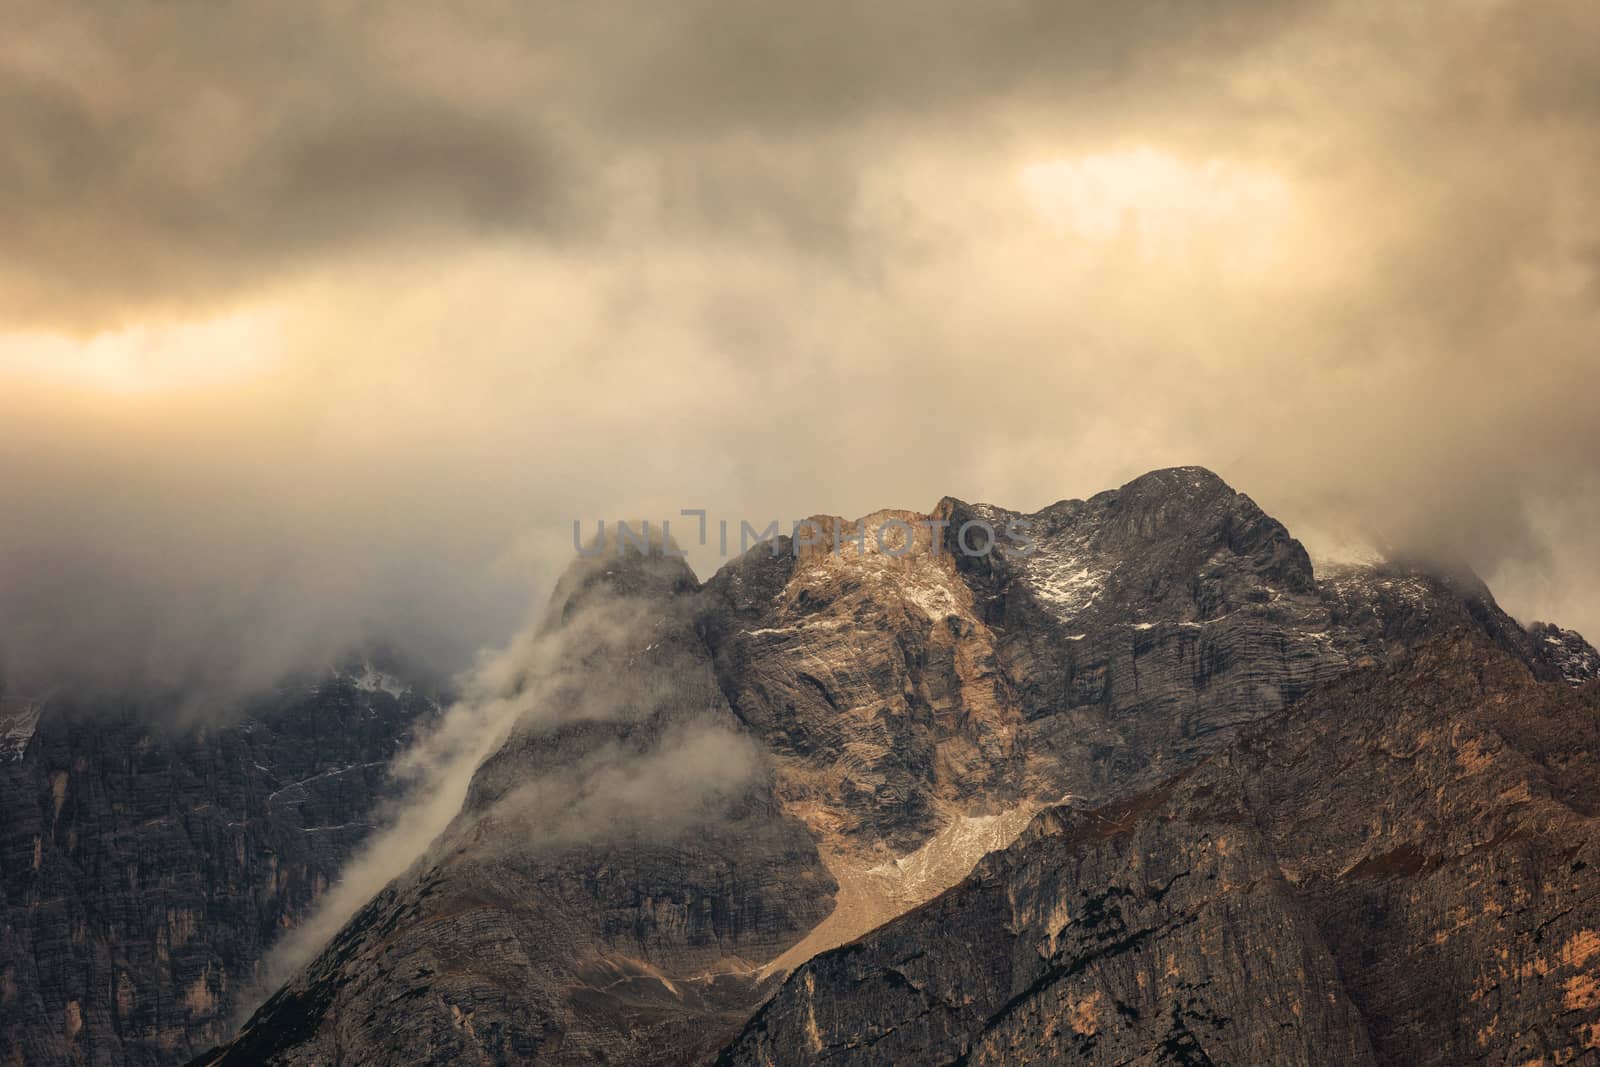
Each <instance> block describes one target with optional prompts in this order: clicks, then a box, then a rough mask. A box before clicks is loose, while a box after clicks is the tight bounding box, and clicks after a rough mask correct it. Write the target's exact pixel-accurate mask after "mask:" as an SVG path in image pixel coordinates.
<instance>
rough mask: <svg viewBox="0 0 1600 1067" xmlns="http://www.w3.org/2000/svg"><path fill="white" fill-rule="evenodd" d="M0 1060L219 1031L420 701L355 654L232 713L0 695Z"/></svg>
mask: <svg viewBox="0 0 1600 1067" xmlns="http://www.w3.org/2000/svg"><path fill="white" fill-rule="evenodd" d="M0 712H6V713H7V714H6V717H5V720H4V721H5V723H8V724H9V730H7V731H4V732H6V733H8V734H9V736H10V740H11V742H12V743H11V744H10V745H9V746H8V747H7V748H6V749H3V750H0V857H3V859H0V892H3V897H0V1062H5V1063H7V1064H30V1065H32V1064H57V1063H61V1064H68V1063H84V1064H152V1065H154V1064H171V1063H175V1062H181V1061H182V1060H184V1059H185V1058H187V1057H188V1056H190V1055H192V1054H193V1053H194V1052H195V1051H197V1050H198V1049H202V1048H206V1047H208V1046H209V1045H211V1044H214V1043H215V1042H216V1041H218V1040H219V1039H221V1038H222V1037H224V1036H226V1035H227V1033H228V1032H229V1031H230V1029H231V1027H232V1026H233V1025H234V1023H235V1013H237V1012H238V1011H239V1009H240V1008H241V1007H242V1005H241V1001H240V997H241V996H242V995H245V994H247V993H248V992H249V991H250V989H251V987H252V985H253V983H254V981H255V979H256V977H257V967H258V965H259V963H260V961H261V959H262V956H263V953H264V952H265V950H266V949H267V947H268V946H270V945H271V944H272V943H273V942H274V941H275V940H276V938H277V937H278V935H280V934H281V933H282V932H283V931H284V930H285V929H286V928H289V927H292V926H294V925H296V924H297V923H298V922H299V921H300V920H301V919H302V918H303V917H304V916H305V915H306V914H307V912H308V911H309V909H310V908H311V907H312V906H313V905H314V904H315V902H316V901H317V899H318V898H319V896H320V895H321V894H322V893H323V892H324V891H325V890H326V888H327V887H328V886H329V884H330V883H332V882H333V881H334V880H335V879H337V878H338V876H339V871H340V869H341V868H342V867H343V865H344V863H345V861H346V860H348V859H349V857H350V855H351V853H352V851H353V850H354V849H355V847H356V846H357V845H358V844H359V843H360V842H361V841H362V839H363V838H364V837H365V836H366V835H367V833H368V832H370V831H371V829H372V828H373V824H374V819H375V818H376V816H377V807H378V805H379V804H380V803H381V802H382V801H383V800H384V798H385V797H386V796H388V795H390V793H391V792H392V790H393V788H394V786H393V782H392V781H391V778H390V775H389V769H388V765H389V761H390V760H391V759H392V758H393V756H394V755H395V753H396V752H397V751H398V750H399V748H400V747H402V746H404V745H405V744H407V743H408V739H409V737H410V734H411V732H412V730H413V728H414V727H416V726H417V725H419V722H420V721H425V720H427V719H428V718H430V717H431V716H433V715H434V714H435V713H436V712H437V704H436V702H435V701H434V699H433V698H432V697H431V695H430V694H429V692H426V691H423V690H420V689H412V688H409V687H408V686H407V685H406V684H405V683H401V682H399V681H398V680H397V679H396V678H394V677H392V676H390V675H386V674H383V673H380V672H377V671H374V670H371V669H368V668H365V667H364V666H361V667H358V668H357V669H354V670H350V671H344V672H338V673H335V674H332V675H330V676H328V677H326V678H323V679H320V680H317V681H314V682H309V683H306V684H304V685H297V686H294V687H289V688H286V689H284V690H283V691H281V692H279V693H278V694H276V695H275V696H272V697H270V698H265V699H263V700H261V701H259V702H257V704H256V705H254V706H253V707H252V708H251V709H250V710H249V713H248V714H247V715H246V716H245V717H243V718H242V719H238V720H235V721H233V722H232V723H231V724H230V725H226V726H221V727H211V728H205V729H200V728H196V729H187V728H178V727H161V726H157V725H153V724H152V717H153V716H152V709H150V708H147V707H142V706H140V707H135V706H132V705H127V706H117V707H113V706H107V702H105V701H96V702H95V704H94V706H92V707H86V706H82V705H81V704H80V705H75V704H73V703H72V702H69V701H67V700H65V699H62V698H57V699H55V700H53V701H22V700H20V699H16V698H13V702H12V703H11V704H0Z"/></svg>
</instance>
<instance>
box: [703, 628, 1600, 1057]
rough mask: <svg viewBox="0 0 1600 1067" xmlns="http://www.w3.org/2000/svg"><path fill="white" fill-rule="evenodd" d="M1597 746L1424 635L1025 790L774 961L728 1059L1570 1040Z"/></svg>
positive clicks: (1457, 644) (1506, 668)
mask: <svg viewBox="0 0 1600 1067" xmlns="http://www.w3.org/2000/svg"><path fill="white" fill-rule="evenodd" d="M1597 753H1600V688H1596V687H1592V686H1591V687H1589V688H1587V689H1585V690H1582V691H1579V690H1574V689H1571V688H1567V687H1564V686H1560V685H1551V684H1540V683H1538V682H1536V681H1535V680H1534V679H1533V678H1532V677H1531V675H1530V674H1529V672H1528V671H1527V669H1526V668H1525V667H1524V666H1523V665H1522V664H1520V663H1518V662H1516V661H1515V660H1514V659H1513V658H1512V657H1511V656H1509V655H1508V654H1506V653H1505V652H1504V651H1503V650H1500V649H1498V648H1496V647H1494V646H1493V645H1491V644H1490V643H1489V642H1487V641H1486V640H1484V639H1483V638H1482V637H1481V636H1480V635H1477V634H1473V633H1470V632H1468V631H1458V632H1456V633H1453V634H1450V635H1446V636H1444V637H1442V638H1438V639H1436V640H1434V641H1432V642H1429V643H1427V644H1425V645H1423V646H1422V647H1421V648H1419V649H1418V650H1416V651H1415V652H1413V653H1410V654H1408V655H1406V656H1403V657H1402V658H1400V659H1399V661H1398V662H1396V663H1394V664H1392V665H1390V666H1386V667H1374V668H1370V669H1365V670H1360V671H1357V672H1355V673H1354V674H1352V675H1350V676H1348V677H1347V678H1345V679H1342V680H1340V681H1337V682H1334V683H1332V684H1330V685H1328V686H1327V687H1325V688H1323V689H1320V690H1319V691H1318V692H1316V693H1315V694H1313V695H1311V696H1310V697H1308V698H1307V700H1305V701H1303V702H1302V703H1301V704H1299V705H1297V706H1296V707H1295V708H1294V709H1293V710H1292V711H1290V712H1289V713H1287V714H1286V715H1285V716H1283V717H1281V719H1279V720H1278V721H1275V722H1273V723H1272V724H1271V725H1269V726H1268V727H1266V728H1265V729H1264V730H1263V731H1262V732H1260V733H1258V734H1256V735H1254V736H1252V737H1250V738H1248V739H1245V740H1241V741H1239V742H1237V743H1236V744H1235V745H1233V746H1231V747H1230V748H1229V749H1228V750H1226V751H1225V752H1222V753H1219V754H1217V755H1215V756H1213V757H1212V758H1210V759H1209V760H1207V761H1206V762H1205V763H1203V764H1201V765H1200V766H1199V767H1197V768H1196V769H1194V770H1192V771H1188V772H1184V773H1183V774H1181V775H1179V776H1177V777H1175V778H1173V779H1171V780H1170V781H1168V782H1167V783H1165V784H1163V785H1162V786H1161V787H1159V788H1158V789H1156V790H1153V791H1150V792H1147V793H1144V794H1141V795H1139V796H1138V797H1135V798H1132V799H1130V800H1128V801H1124V802H1122V803H1120V804H1117V805H1112V806H1108V807H1099V808H1071V807H1056V808H1052V809H1050V810H1048V811H1046V812H1044V813H1042V814H1041V815H1040V816H1039V817H1038V818H1037V819H1036V820H1035V821H1034V823H1033V824H1032V825H1030V826H1029V828H1028V829H1027V830H1026V831H1025V832H1024V833H1023V834H1022V835H1021V837H1020V838H1019V839H1018V840H1017V841H1016V842H1015V843H1014V844H1013V845H1012V846H1011V847H1010V848H1009V849H1007V850H1005V851H1003V852H999V853H996V854H994V855H991V856H989V857H987V858H986V859H985V860H984V861H983V862H982V863H981V864H979V866H978V869H977V870H976V871H975V872H974V873H973V874H972V876H971V877H969V878H968V879H967V880H966V881H965V882H963V883H962V884H961V885H960V886H959V887H957V888H955V889H953V890H951V891H950V892H948V893H946V894H945V895H943V896H941V897H940V898H938V899H937V900H935V901H934V902H932V903H930V904H928V905H926V906H924V907H923V908H921V909H918V910H916V911H914V912H912V913H910V914H908V915H906V916H904V917H902V918H900V919H898V920H896V921H894V922H892V923H890V924H889V925H887V926H885V927H883V928H882V929H880V930H877V931H874V932H873V933H871V934H869V935H868V936H866V937H864V938H862V939H861V940H860V941H858V942H855V943H853V944H851V945H847V946H845V947H843V948H839V949H836V950H834V951H832V952H829V953H827V954H825V955H822V956H820V957H818V958H816V959H814V960H812V961H811V962H810V963H808V964H806V965H805V966H803V967H802V968H800V969H799V970H798V971H796V972H795V973H794V974H793V975H792V976H791V977H790V978H789V980H788V981H787V982H786V983H785V985H784V987H783V989H782V990H781V991H780V992H779V993H778V994H777V996H776V997H775V998H774V999H773V1000H772V1001H771V1002H770V1003H769V1004H768V1005H767V1006H766V1007H765V1008H764V1009H763V1010H762V1011H761V1013H760V1014H759V1015H758V1016H757V1017H756V1018H755V1019H754V1020H753V1021H752V1022H751V1023H750V1025H749V1026H748V1027H747V1028H746V1030H745V1032H744V1034H743V1035H742V1036H741V1038H740V1040H739V1041H738V1042H736V1043H735V1044H734V1045H733V1046H731V1047H730V1049H728V1050H727V1051H726V1052H725V1054H724V1056H723V1057H722V1059H723V1062H725V1063H730V1064H743V1063H752V1064H754V1063H759V1064H784V1063H813V1062H818V1061H827V1062H838V1063H902V1062H918V1063H971V1064H981V1063H1007V1064H1010V1063H1054V1062H1063V1061H1067V1062H1081V1063H1085V1064H1112V1063H1126V1062H1140V1063H1151V1064H1158V1063H1171V1064H1197V1063H1215V1064H1253V1063H1275V1064H1276V1063H1284V1064H1360V1063H1378V1064H1395V1065H1399V1064H1456V1063H1478V1062H1494V1063H1502V1062H1503V1063H1517V1064H1521V1063H1539V1062H1543V1063H1556V1064H1561V1063H1577V1062H1589V1061H1590V1060H1592V1059H1593V1058H1594V1057H1595V1055H1596V1050H1600V997H1597V996H1595V995H1594V989H1595V982H1596V976H1597V974H1600V882H1596V880H1595V876H1594V873H1593V872H1594V870H1595V867H1594V864H1595V862H1596V860H1597V859H1600V821H1597V818H1596V816H1597V814H1600V811H1597V809H1596V807H1595V801H1594V797H1593V790H1592V784H1593V782H1594V781H1595V780H1596V779H1595V775H1596V772H1597V770H1600V760H1597ZM1582 1057H1588V1058H1589V1059H1583V1058H1582Z"/></svg>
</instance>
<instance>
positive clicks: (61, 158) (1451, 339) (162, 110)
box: [0, 0, 1600, 686]
mask: <svg viewBox="0 0 1600 1067" xmlns="http://www.w3.org/2000/svg"><path fill="white" fill-rule="evenodd" d="M3 21H4V27H3V32H0V204H3V205H4V209H3V211H0V645H3V646H4V647H5V649H6V653H5V655H6V657H7V662H8V664H9V672H10V673H11V674H12V676H13V677H24V676H29V675H32V676H37V677H43V676H46V675H48V674H50V673H51V672H53V671H55V670H56V669H58V668H59V667H61V666H62V665H67V666H69V667H70V668H71V669H72V670H74V671H80V672H83V671H87V672H91V673H100V674H104V675H106V676H108V677H117V676H121V675H125V674H128V673H130V672H131V673H132V674H135V675H140V674H143V675H151V676H154V677H157V678H166V679H181V678H187V677H193V676H199V677H204V678H206V679H209V680H213V681H225V682H237V683H240V684H244V685H247V686H248V685H252V684H258V683H260V682H262V681H263V680H266V679H269V678H271V677H272V676H274V675H275V674H276V673H277V672H279V671H281V670H283V669H285V668H286V667H290V666H293V665H295V664H299V663H305V662H311V661H315V660H316V659H317V658H318V657H319V656H323V655H325V654H326V653H327V651H328V650H329V649H331V648H335V647H339V646H341V645H342V644H344V643H346V642H349V641H353V640H359V639H360V638H361V637H362V636H363V635H368V634H373V633H381V634H383V635H386V636H389V637H391V638H394V639H397V640H400V641H402V642H404V643H406V644H408V645H410V646H413V647H415V648H418V649H421V650H424V651H425V652H427V653H428V654H429V655H431V656H433V657H435V658H437V659H438V660H439V661H440V662H442V663H444V664H446V665H449V666H456V665H459V664H461V663H463V662H465V658H466V657H467V656H468V655H469V654H470V652H471V651H472V650H473V649H475V648H477V647H479V646H480V645H482V644H485V643H490V644H493V643H499V642H502V641H503V640H504V639H505V638H506V637H507V636H508V635H509V634H510V632H511V631H512V630H513V628H514V627H515V626H516V624H517V623H518V621H519V620H520V619H521V618H522V616H524V615H525V614H526V613H527V611H528V610H529V608H530V605H531V604H533V603H534V602H535V601H536V599H537V598H539V597H542V596H543V594H544V590H545V589H547V588H548V583H549V580H550V578H551V577H552V575H553V573H554V572H555V571H556V570H558V569H559V568H560V566H561V565H562V564H563V563H564V561H565V559H566V558H567V557H568V556H569V555H570V554H571V523H572V521H573V519H574V518H581V519H582V520H584V521H585V522H586V523H588V524H590V525H591V526H592V523H593V522H594V520H596V519H599V518H602V517H604V518H607V519H615V518H618V517H628V516H648V517H652V518H658V517H661V516H664V515H674V514H676V512H677V511H678V509H679V508H684V507H696V506H700V507H706V508H709V509H711V511H712V513H713V516H727V517H731V518H733V519H735V520H737V519H738V518H750V519H751V520H760V521H763V522H764V521H765V520H766V519H768V518H781V519H784V520H789V519H794V518H800V517H804V516H806V515H809V514H812V513H817V512H827V513H837V514H843V515H846V516H855V515H860V514H863V513H866V512H869V511H872V510H874V509H877V508H880V507H888V506H897V507H912V508H918V509H923V510H926V509H927V508H929V507H931V506H932V505H933V504H934V502H935V501H936V500H937V499H938V498H939V497H940V496H942V495H945V494H951V495H955V496H959V497H962V498H965V499H968V500H983V501H989V502H993V503H997V504H1003V505H1006V506H1009V507H1015V508H1023V509H1029V510H1031V509H1034V508H1037V507H1040V506H1042V505H1044V504H1047V503H1050V502H1052V501H1054V500H1057V499H1061V498H1064V497H1072V496H1087V495H1089V494H1091V493H1094V492H1096V491H1098V490H1100V489H1104V488H1108V487H1112V486H1115V485H1117V484H1120V483H1121V482H1123V481H1125V480H1127V479H1128V478H1130V477H1133V476H1135V475H1137V474H1139V473H1141V472H1143V471H1145V470H1148V469H1151V468H1154V467H1160V466H1169V465H1174V464H1183V463H1198V464H1204V465H1207V466H1210V467H1212V468H1213V469H1215V470H1216V471H1217V472H1218V473H1220V474H1221V475H1222V476H1223V477H1224V478H1226V479H1227V480H1228V481H1229V482H1230V483H1231V484H1233V485H1234V486H1235V487H1236V488H1239V489H1241V490H1243V491H1245V492H1248V493H1250V494H1251V495H1252V496H1253V497H1254V498H1255V499H1256V500H1257V501H1258V502H1259V503H1260V504H1261V505H1262V506H1263V507H1265V508H1266V509H1267V510H1268V511H1269V512H1271V513H1273V514H1274V515H1276V516H1278V517H1279V518H1281V519H1283V520H1284V521H1285V522H1286V523H1287V524H1288V525H1289V527H1290V529H1291V530H1292V531H1293V532H1295V533H1297V534H1298V535H1300V536H1301V537H1302V538H1303V539H1304V540H1306V541H1307V542H1308V544H1309V546H1310V547H1311V548H1312V550H1313V553H1314V554H1317V553H1339V552H1345V551H1348V550H1349V549H1350V547H1351V546H1352V545H1355V544H1358V543H1362V542H1370V543H1373V544H1376V545H1379V546H1383V547H1388V548H1391V549H1396V550H1400V549H1403V550H1408V551H1427V552H1431V553H1437V554H1441V555H1442V554H1457V555H1464V556H1465V557H1466V559H1467V560H1468V561H1469V562H1470V563H1471V564H1472V565H1473V566H1475V567H1476V568H1477V569H1478V570H1479V571H1480V573H1482V574H1484V575H1485V577H1486V578H1488V579H1489V580H1490V581H1491V584H1492V585H1493V586H1494V588H1495V589H1496V591H1497V592H1498V593H1499V595H1500V597H1501V599H1502V601H1503V602H1504V603H1505V605H1506V606H1507V607H1508V608H1509V609H1510V610H1511V611H1513V612H1514V613H1516V614H1517V615H1519V617H1521V618H1523V619H1524V621H1527V620H1529V619H1531V618H1535V617H1540V618H1545V617H1552V618H1554V619H1555V620H1556V621H1560V622H1563V623H1564V624H1566V625H1574V626H1577V627H1579V628H1584V629H1587V630H1588V631H1589V632H1590V636H1591V637H1596V636H1600V600H1597V597H1600V534H1597V531H1600V419H1597V417H1596V415H1595V406H1596V399H1597V396H1600V353H1597V348H1596V343H1597V333H1596V326H1597V323H1600V318H1597V310H1600V306H1597V304H1600V276H1597V273H1596V272H1597V270H1600V217H1597V214H1596V211H1595V207H1594V204H1595V200H1594V196H1593V189H1594V188H1596V187H1600V173H1597V170H1600V168H1597V162H1600V65H1597V64H1595V63H1594V62H1593V54H1592V53H1593V48H1594V42H1595V41H1596V40H1600V6H1597V5H1595V4H1593V3H1590V2H1587V0H1567V2H1550V0H1516V2H1504V3H1500V2H1490V0H1460V2H1451V3H1439V4H1435V5H1413V4H1395V3H1393V2H1389V0H1384V2H1376V0H1375V2H1372V3H1365V2H1360V3H1317V4H1312V3H1282V2H1273V3H1246V2H1242V0H1216V2H1202V0H1182V2H1179V0H1172V2H1155V3H1129V4H1109V3H1102V2H1100V0H1093V2H1090V0H1081V2H1051V3H1045V2H1042V0H1001V2H996V3H986V4H976V3H970V2H916V3H913V2H909V0H874V2H872V3H857V2H849V3H845V2H837V3H835V2H813V3H794V2H783V3H775V2H765V0H761V2H757V0H737V2H734V0H724V2H719V3H707V2H698V0H687V2H674V3H644V2H639V3H633V4H613V3H603V2H602V3H584V4H567V3H549V4H540V3H528V2H525V0H461V2H456V3H451V4H448V5H440V4H409V5H400V4H386V3H381V2H375V0H363V2H335V3H329V2H326V0H274V2H272V3H266V2H261V3H249V4H244V3H237V2H227V0H223V2H200V0H163V2H159V3H147V2H140V0H124V2H120V3H116V4H109V3H90V2H77V0H8V2H7V3H6V4H5V7H4V14H3ZM696 563H697V566H698V567H699V569H700V570H701V571H702V575H703V576H704V572H705V571H706V570H708V569H709V566H710V563H709V562H708V561H707V559H706V558H704V557H700V558H697V560H696Z"/></svg>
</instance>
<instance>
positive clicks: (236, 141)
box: [0, 2, 586, 326]
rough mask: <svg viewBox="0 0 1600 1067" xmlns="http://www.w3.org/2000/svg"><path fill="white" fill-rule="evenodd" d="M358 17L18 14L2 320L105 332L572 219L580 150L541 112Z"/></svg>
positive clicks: (241, 9) (9, 97)
mask: <svg viewBox="0 0 1600 1067" xmlns="http://www.w3.org/2000/svg"><path fill="white" fill-rule="evenodd" d="M364 10H366V9H363V8H362V7H360V6H351V5H328V6H326V7H324V6H322V5H315V4H304V3H287V4H282V5H268V4H234V3H224V4H217V5H202V4H187V3H149V2H135V3H130V4H126V5H102V4H83V3H73V4H42V5H36V6H34V7H33V8H32V9H31V10H27V11H26V12H25V14H23V15H22V16H21V17H20V18H16V17H15V16H13V18H14V20H15V23H20V26H21V27H22V33H21V35H20V37H17V38H14V39H13V41H12V43H11V45H10V46H9V47H6V48H0V146H3V147H0V200H3V201H4V203H5V204H6V211H5V212H4V214H3V215H0V244H3V245H4V246H5V248H6V251H7V254H6V257H5V261H4V263H3V264H0V313H3V314H5V315H6V316H7V317H8V318H12V319H16V320H21V321H24V322H27V321H33V322H37V323H41V324H45V325H49V324H52V323H60V324H65V325H68V326H78V325H90V326H97V325H101V324H103V323H104V322H106V321H115V320H116V319H117V318H118V317H122V318H126V317H127V316H130V315H135V314H137V313H138V312H139V311H140V309H141V307H142V306H144V305H147V304H148V305H154V306H155V307H156V308H158V309H159V308H166V309H172V308H173V307H177V308H180V309H181V308H183V307H184V306H187V305H192V304H195V303H206V302H212V301H215V300H217V299H220V298H226V297H227V296H230V295H232V294H234V293H235V292H237V291H238V290H239V289H241V288H247V287H249V286H252V285H256V284H260V283H261V282H263V281H270V280H275V279H276V278H277V277H279V276H281V275H282V274H283V273H284V272H285V271H289V270H292V269H294V268H296V267H299V266H304V265H305V262H306V261H307V260H314V259H316V258H318V257H346V256H349V255H351V254H352V253H359V251H360V249H361V248H362V247H363V246H365V245H372V244H377V245H392V244H395V243H404V242H415V241H418V240H423V241H429V240H452V239H453V240H463V239H471V238H474V237H481V236H483V235H486V234H509V235H515V234H518V233H523V234H530V235H536V236H541V237H548V236H552V235H557V236H559V235H562V234H564V233H567V232H570V231H571V230H573V229H574V228H577V227H579V226H580V225H581V223H582V221H583V217H584V213H585V210H586V205H585V204H584V203H583V200H582V196H581V192H580V187H579V184H578V183H577V181H576V175H575V173H574V168H575V166H576V164H575V162H574V161H573V160H571V159H569V158H567V156H566V154H565V153H567V152H568V151H569V150H568V149H567V148H565V147H559V146H558V145H557V144H556V142H555V138H554V136H553V135H552V134H551V133H550V131H549V130H548V129H546V128H545V126H544V125H543V124H542V122H541V120H540V118H539V116H538V115H537V114H529V113H527V112H526V111H523V110H521V109H519V108H517V107H514V106H503V105H496V106H490V105H488V104H486V103H484V102H483V101H480V100H474V99H473V98H472V97H471V94H470V93H465V92H459V91H454V92H453V91H452V90H451V87H450V85H449V82H450V77H451V74H452V72H451V71H449V70H448V69H444V70H440V69H437V68H436V67H435V68H434V69H431V70H429V63H430V60H429V58H428V57H427V56H426V55H425V54H418V53H417V52H415V51H408V46H406V45H405V44H404V38H403V37H386V35H387V34H390V33H391V32H398V30H399V29H401V28H402V27H397V26H395V25H394V23H393V20H391V19H389V18H387V17H385V13H384V11H383V9H382V8H379V7H374V8H371V9H370V10H371V11H372V12H373V13H372V14H363V13H362V12H363V11H364ZM419 74H426V75H428V76H425V77H419ZM458 76H459V77H465V72H458ZM513 103H514V102H513Z"/></svg>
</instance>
